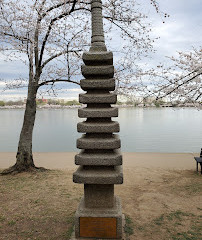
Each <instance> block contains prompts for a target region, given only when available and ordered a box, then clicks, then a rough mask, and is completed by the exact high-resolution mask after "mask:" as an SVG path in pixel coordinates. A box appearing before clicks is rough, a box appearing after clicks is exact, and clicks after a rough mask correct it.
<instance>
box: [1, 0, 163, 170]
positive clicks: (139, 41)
mask: <svg viewBox="0 0 202 240" xmlns="http://www.w3.org/2000/svg"><path fill="white" fill-rule="evenodd" d="M148 3H151V4H152V5H153V6H154V7H155V9H156V11H157V12H159V6H158V3H157V2H156V1H155V0H148ZM90 4H91V1H90V0H34V1H30V0H0V52H1V53H2V54H4V55H5V56H6V58H7V60H8V61H13V60H15V59H17V60H21V61H22V62H23V63H24V64H25V66H26V67H27V69H28V72H29V74H28V77H27V78H22V77H21V78H17V77H16V79H14V80H13V81H12V82H9V83H7V87H8V88H16V87H17V88H19V87H27V89H28V91H27V102H26V109H25V114H24V122H23V126H22V130H21V134H20V139H19V143H18V151H17V155H16V164H15V165H14V166H12V167H11V168H9V169H6V170H5V171H4V172H3V173H4V174H7V173H12V172H22V171H30V170H34V171H36V170H37V169H38V168H36V166H35V164H34V161H33V154H32V134H33V128H34V122H35V116H36V96H37V93H38V91H39V88H40V87H44V86H47V87H49V88H48V89H49V90H50V89H52V90H54V88H53V87H54V86H55V84H56V83H57V82H69V83H74V84H79V81H78V79H79V76H80V65H81V54H82V51H83V50H85V49H87V48H88V46H89V44H90V33H89V29H90V23H89V21H90V11H91V10H90ZM103 16H104V18H105V22H104V24H105V31H106V36H107V40H111V39H112V38H113V39H115V38H116V40H117V41H118V42H121V44H119V47H118V49H117V51H114V49H113V45H112V51H114V52H115V54H116V55H117V57H116V59H117V62H116V63H115V66H117V67H116V77H117V89H118V87H120V88H121V85H126V84H127V81H128V80H127V79H128V78H125V79H124V78H123V77H121V76H123V75H125V76H126V75H127V76H130V74H132V72H131V71H132V69H135V67H134V66H133V68H130V62H134V59H138V58H140V57H141V56H143V55H144V56H146V55H147V54H148V52H149V51H151V50H152V43H153V41H154V39H152V38H151V37H150V32H151V25H150V23H149V21H148V16H147V15H146V14H144V13H141V12H140V11H139V3H138V2H137V1H136V0H124V1H123V0H104V1H103ZM165 17H167V16H166V15H165ZM109 42H110V41H107V43H108V44H109ZM19 71H20V69H19ZM133 73H134V74H135V72H133Z"/></svg>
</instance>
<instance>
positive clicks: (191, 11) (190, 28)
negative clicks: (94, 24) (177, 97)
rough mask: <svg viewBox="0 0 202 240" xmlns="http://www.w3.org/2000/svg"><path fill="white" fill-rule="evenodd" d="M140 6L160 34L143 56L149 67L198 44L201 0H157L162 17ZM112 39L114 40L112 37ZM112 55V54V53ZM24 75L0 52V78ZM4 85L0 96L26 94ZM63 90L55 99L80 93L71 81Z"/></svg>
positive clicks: (201, 27) (0, 86)
mask: <svg viewBox="0 0 202 240" xmlns="http://www.w3.org/2000/svg"><path fill="white" fill-rule="evenodd" d="M141 2H143V3H142V9H143V11H145V12H148V13H149V15H150V16H151V22H152V24H153V32H152V35H153V36H156V37H160V39H159V40H157V41H156V42H155V43H154V48H155V49H156V53H155V54H152V55H151V58H149V59H144V61H145V62H146V63H147V64H148V65H149V66H155V65H158V63H159V62H166V61H167V59H166V58H165V56H176V55H177V51H189V50H191V49H192V46H194V47H199V46H201V45H202V44H201V43H202V0H192V1H189V0H163V1H159V2H160V9H161V11H163V12H166V13H167V14H169V15H170V17H169V18H167V19H165V23H163V21H164V19H161V17H160V16H159V15H158V14H157V13H156V12H155V10H154V8H153V7H151V6H150V4H148V3H149V2H150V1H149V0H146V1H141ZM112 41H114V43H115V41H116V39H112ZM109 50H110V49H109ZM115 57H116V56H115ZM19 72H20V75H21V76H25V75H27V70H26V68H25V67H24V66H23V65H22V64H21V63H18V62H13V63H10V62H4V61H3V56H2V55H1V54H0V79H7V80H9V79H11V78H14V77H15V76H17V75H16V74H19ZM4 87H5V85H4V83H3V82H1V81H0V99H3V100H8V99H9V100H11V99H13V100H17V99H19V98H22V99H23V98H24V97H26V91H27V90H26V89H18V90H16V89H13V90H7V91H5V92H2V89H3V88H4ZM63 87H64V91H62V92H61V93H59V95H58V97H59V98H65V99H71V98H77V97H78V94H79V93H80V92H81V90H80V89H79V87H77V86H75V85H71V84H65V85H63Z"/></svg>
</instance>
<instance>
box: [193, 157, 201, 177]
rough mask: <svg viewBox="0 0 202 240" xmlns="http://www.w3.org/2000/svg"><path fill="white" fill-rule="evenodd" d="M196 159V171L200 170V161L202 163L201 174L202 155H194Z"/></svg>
mask: <svg viewBox="0 0 202 240" xmlns="http://www.w3.org/2000/svg"><path fill="white" fill-rule="evenodd" d="M194 159H195V160H196V171H197V172H198V165H199V163H200V165H201V174H202V157H194Z"/></svg>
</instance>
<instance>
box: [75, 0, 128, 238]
mask: <svg viewBox="0 0 202 240" xmlns="http://www.w3.org/2000/svg"><path fill="white" fill-rule="evenodd" d="M91 12H92V44H91V48H90V51H89V52H85V53H84V54H83V61H84V63H85V65H83V66H82V74H83V76H84V77H85V79H83V80H81V88H82V89H83V90H84V91H87V93H84V94H80V96H79V101H80V103H84V104H87V107H86V108H83V109H79V117H80V118H86V121H84V122H81V123H79V124H78V127H77V128H78V132H80V133H84V135H83V136H82V137H81V138H79V139H78V140H77V147H78V148H79V149H82V150H81V152H80V153H79V154H77V155H76V156H75V163H76V165H80V167H79V168H78V170H77V171H76V172H75V173H74V174H73V181H74V182H75V183H81V184H84V197H83V198H82V200H81V202H80V204H79V207H78V209H77V212H76V215H75V237H76V238H78V239H81V238H87V239H88V238H98V239H121V238H122V211H121V204H120V200H119V198H118V197H117V196H114V184H122V183H123V173H122V166H121V165H122V155H121V153H120V151H119V148H120V146H121V143H120V139H119V137H118V135H117V134H114V133H117V132H119V123H118V122H115V121H112V120H111V118H112V117H118V109H117V108H114V107H111V104H115V103H116V101H117V96H116V94H114V93H111V92H110V91H113V90H114V89H115V80H114V78H113V76H114V66H113V54H112V52H108V51H107V49H106V46H105V40H104V32H103V18H102V1H101V0H92V3H91Z"/></svg>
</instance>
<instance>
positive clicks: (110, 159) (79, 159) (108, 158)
mask: <svg viewBox="0 0 202 240" xmlns="http://www.w3.org/2000/svg"><path fill="white" fill-rule="evenodd" d="M75 164H76V165H89V166H91V165H94V166H118V165H122V155H121V152H120V151H119V150H114V151H112V152H110V153H109V152H106V153H104V152H103V153H86V152H85V151H81V152H80V153H79V154H77V155H76V156H75Z"/></svg>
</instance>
